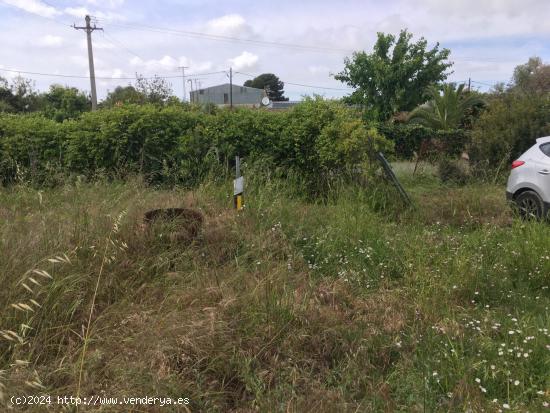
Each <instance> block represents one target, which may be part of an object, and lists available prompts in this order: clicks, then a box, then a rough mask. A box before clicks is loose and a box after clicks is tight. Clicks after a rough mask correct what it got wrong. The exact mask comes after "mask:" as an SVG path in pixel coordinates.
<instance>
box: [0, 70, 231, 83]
mask: <svg viewBox="0 0 550 413" xmlns="http://www.w3.org/2000/svg"><path fill="white" fill-rule="evenodd" d="M0 71H3V72H10V73H18V74H21V73H22V74H25V75H35V76H49V77H64V78H74V79H89V76H83V75H68V74H61V73H42V72H29V71H25V70H17V69H4V68H0ZM218 73H224V71H223V70H220V71H218V72H209V73H193V74H192V75H193V76H209V75H215V74H218ZM156 77H162V78H164V79H176V78H181V75H179V76H178V75H166V76H164V75H155V76H150V77H143V79H155V78H156ZM96 79H101V80H135V79H136V77H135V76H134V77H124V76H122V77H102V76H96Z"/></svg>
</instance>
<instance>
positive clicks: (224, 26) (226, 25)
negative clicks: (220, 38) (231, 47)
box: [206, 14, 251, 36]
mask: <svg viewBox="0 0 550 413" xmlns="http://www.w3.org/2000/svg"><path fill="white" fill-rule="evenodd" d="M206 27H207V29H208V32H209V33H212V34H217V35H226V36H235V35H243V34H246V33H248V32H250V31H251V27H250V26H249V25H248V24H247V23H246V20H245V19H244V17H242V16H241V15H240V14H227V15H225V16H222V17H218V18H216V19H212V20H209V21H208V22H207V24H206Z"/></svg>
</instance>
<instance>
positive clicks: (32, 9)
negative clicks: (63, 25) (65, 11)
mask: <svg viewBox="0 0 550 413" xmlns="http://www.w3.org/2000/svg"><path fill="white" fill-rule="evenodd" d="M4 3H6V4H9V5H11V6H14V7H17V8H20V9H23V10H25V11H26V12H29V13H32V14H38V15H39V16H45V17H53V16H56V15H58V14H60V12H59V11H58V10H57V9H56V8H55V7H52V6H49V5H47V4H45V3H42V2H41V1H39V0H4Z"/></svg>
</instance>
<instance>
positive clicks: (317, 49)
mask: <svg viewBox="0 0 550 413" xmlns="http://www.w3.org/2000/svg"><path fill="white" fill-rule="evenodd" d="M110 25H111V26H115V27H123V28H129V29H133V30H144V31H150V32H155V33H165V34H172V35H175V36H184V37H191V38H204V39H208V40H215V41H224V42H233V43H235V42H237V43H247V44H255V45H257V46H269V47H279V48H290V49H296V50H302V51H315V52H337V53H352V52H353V50H351V49H340V48H335V47H323V46H313V45H304V44H295V43H283V42H275V41H268V40H258V39H245V38H240V37H232V36H222V35H217V34H211V33H202V32H194V31H187V30H178V29H171V28H163V27H155V26H148V25H141V24H127V23H111V24H110Z"/></svg>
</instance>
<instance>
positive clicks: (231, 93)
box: [229, 67, 233, 109]
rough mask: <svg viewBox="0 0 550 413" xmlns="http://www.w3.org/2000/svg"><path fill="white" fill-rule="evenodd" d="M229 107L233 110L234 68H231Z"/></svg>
mask: <svg viewBox="0 0 550 413" xmlns="http://www.w3.org/2000/svg"><path fill="white" fill-rule="evenodd" d="M229 107H230V108H231V109H233V68H232V67H230V68H229Z"/></svg>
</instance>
